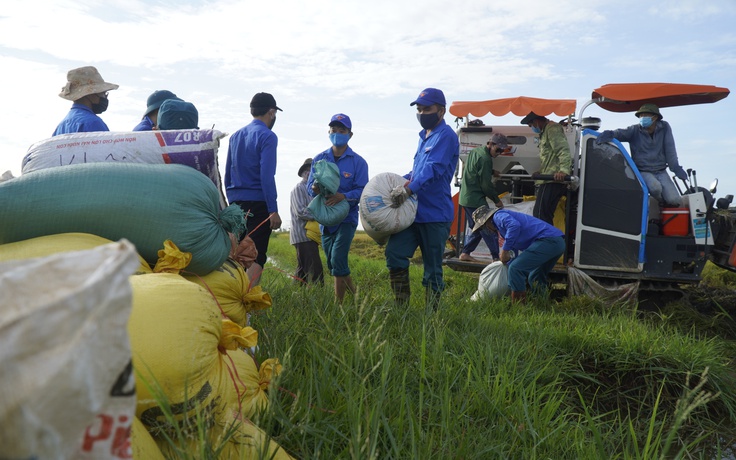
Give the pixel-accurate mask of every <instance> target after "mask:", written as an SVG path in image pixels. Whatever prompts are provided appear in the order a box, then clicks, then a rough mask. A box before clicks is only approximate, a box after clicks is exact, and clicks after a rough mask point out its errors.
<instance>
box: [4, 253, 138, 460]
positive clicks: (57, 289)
mask: <svg viewBox="0 0 736 460" xmlns="http://www.w3.org/2000/svg"><path fill="white" fill-rule="evenodd" d="M138 266H139V262H138V257H137V255H136V253H135V248H134V247H133V245H132V244H130V243H129V242H126V241H121V242H119V243H110V244H106V245H103V246H100V247H97V248H94V249H88V250H83V251H72V252H66V253H63V254H53V255H51V256H48V257H40V258H33V259H27V260H20V261H18V260H16V261H9V262H3V263H0V362H1V363H2V372H0V389H2V390H0V392H1V394H2V397H0V457H2V458H7V459H10V458H14V459H21V458H22V459H34V458H38V459H41V458H43V459H71V458H73V459H92V458H94V459H99V460H113V459H129V458H131V455H132V454H131V446H130V440H129V438H128V434H129V432H130V428H131V423H132V419H133V415H134V413H135V407H136V390H135V386H134V379H133V371H132V367H131V348H130V342H129V340H128V334H127V332H126V324H127V321H128V317H129V315H130V311H131V303H132V300H131V299H132V291H131V287H130V284H129V282H128V279H129V277H130V278H139V277H140V276H139V277H136V276H130V275H131V274H132V273H133V271H134V270H135V269H136V268H137V267H138ZM142 276H148V275H142Z"/></svg>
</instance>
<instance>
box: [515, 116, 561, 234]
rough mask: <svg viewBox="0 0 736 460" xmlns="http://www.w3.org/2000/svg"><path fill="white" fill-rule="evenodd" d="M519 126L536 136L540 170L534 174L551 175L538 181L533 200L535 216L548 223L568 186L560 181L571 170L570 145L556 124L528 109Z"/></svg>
mask: <svg viewBox="0 0 736 460" xmlns="http://www.w3.org/2000/svg"><path fill="white" fill-rule="evenodd" d="M521 124H522V125H527V126H529V127H530V128H531V129H532V131H534V133H535V134H538V135H539V159H540V160H541V163H542V164H541V169H540V170H539V171H536V172H535V173H533V174H532V176H533V175H534V174H536V173H539V174H545V175H552V176H553V177H554V180H553V181H549V180H537V181H535V182H534V183H535V185H536V186H537V192H536V200H535V201H534V210H533V211H532V212H533V214H534V217H538V218H539V219H542V220H543V221H545V222H547V223H548V224H552V223H553V222H554V218H555V210H556V209H557V204H558V203H559V202H560V199H561V198H562V197H563V196H564V195H565V192H567V185H566V184H564V183H563V182H562V181H563V180H564V179H565V176H567V175H569V174H570V171H572V156H571V155H570V144H568V142H567V137H566V136H565V130H564V128H563V127H562V125H560V124H559V123H555V122H554V121H551V120H548V119H547V117H543V116H542V115H537V114H536V113H534V112H529V114H528V115H527V116H525V117H524V118H523V119H522V120H521Z"/></svg>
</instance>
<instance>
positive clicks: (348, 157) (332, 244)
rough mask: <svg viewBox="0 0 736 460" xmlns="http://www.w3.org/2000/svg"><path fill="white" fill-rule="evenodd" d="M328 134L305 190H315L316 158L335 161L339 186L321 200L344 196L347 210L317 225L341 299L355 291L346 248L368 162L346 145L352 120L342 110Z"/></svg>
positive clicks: (332, 201) (313, 192)
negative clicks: (341, 216) (330, 222)
mask: <svg viewBox="0 0 736 460" xmlns="http://www.w3.org/2000/svg"><path fill="white" fill-rule="evenodd" d="M329 127H330V129H329V131H328V135H329V137H330V143H331V144H332V146H331V147H330V148H329V149H327V150H325V151H324V152H322V153H320V154H318V155H317V156H315V157H314V159H313V160H312V166H311V171H310V174H309V179H308V180H307V190H309V191H310V194H311V195H312V196H316V195H318V194H319V189H318V188H317V187H316V185H315V184H314V165H315V164H317V162H319V161H320V160H326V161H328V162H330V163H334V164H336V165H337V168H338V170H339V171H340V187H338V189H337V193H335V194H334V195H331V196H330V197H329V198H327V200H326V201H325V204H326V205H327V206H334V205H336V204H337V203H339V202H341V201H343V200H347V202H348V203H349V204H350V210H349V211H348V215H347V216H345V219H344V220H343V221H342V222H340V223H339V224H337V225H334V226H324V225H320V230H321V231H322V249H324V251H325V258H326V260H327V269H328V270H330V273H331V274H332V276H334V277H335V299H336V300H337V301H338V302H340V303H342V301H343V299H344V298H345V293H346V292H347V291H350V292H352V293H355V285H354V284H353V278H352V277H351V276H350V267H349V266H348V252H350V245H351V244H352V242H353V237H354V236H355V229H356V228H357V226H358V203H359V202H360V195H361V194H362V193H363V188H364V187H365V184H367V183H368V163H366V161H365V160H364V159H363V157H361V156H360V155H358V154H357V153H355V152H354V151H353V149H351V148H350V147H349V146H348V142H349V141H350V139H351V138H352V137H353V123H352V121H350V117H348V116H347V115H345V114H344V113H338V114H335V115H333V116H332V118H331V119H330V123H329Z"/></svg>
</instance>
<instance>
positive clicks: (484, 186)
mask: <svg viewBox="0 0 736 460" xmlns="http://www.w3.org/2000/svg"><path fill="white" fill-rule="evenodd" d="M506 147H508V140H507V139H506V136H504V135H503V134H501V133H494V134H493V136H491V138H490V139H488V142H487V143H486V145H485V146H480V147H477V148H474V149H473V150H471V151H470V153H468V157H467V158H466V159H465V162H464V163H465V165H464V167H463V179H462V183H461V185H460V196H459V197H458V203H459V204H460V206H462V207H463V211H464V212H465V220H466V222H467V225H466V237H465V244H463V249H462V252H461V253H460V257H458V259H460V260H463V261H468V262H473V261H475V259H473V258H472V257H471V256H470V254H471V253H472V252H473V251H475V248H477V247H478V243H480V240H481V238H482V239H483V241H485V242H486V246H488V250H489V251H491V257H493V260H494V261H495V260H498V235H496V234H492V233H488V232H486V231H485V230H482V229H481V231H480V232H471V231H470V229H471V228H473V226H474V225H475V222H474V221H473V212H474V211H475V210H476V209H478V208H479V207H481V206H483V205H485V204H487V202H486V198H488V199H490V200H491V201H492V202H493V203H494V204H495V205H496V207H497V208H503V203H502V202H501V199H500V198H498V193H496V187H494V185H493V176H495V175H496V174H498V173H497V172H495V171H494V170H493V159H494V158H496V157H497V156H499V155H500V154H501V152H503V151H504V150H505V149H506Z"/></svg>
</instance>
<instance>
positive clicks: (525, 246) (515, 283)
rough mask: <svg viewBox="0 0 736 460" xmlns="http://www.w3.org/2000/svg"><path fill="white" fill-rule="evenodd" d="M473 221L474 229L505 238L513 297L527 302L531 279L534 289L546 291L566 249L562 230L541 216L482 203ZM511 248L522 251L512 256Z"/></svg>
mask: <svg viewBox="0 0 736 460" xmlns="http://www.w3.org/2000/svg"><path fill="white" fill-rule="evenodd" d="M473 220H474V221H475V226H474V227H473V232H477V231H479V230H480V229H482V228H486V229H487V230H490V231H495V232H498V234H499V235H501V237H502V238H503V239H504V241H503V246H502V247H501V253H500V258H501V262H503V263H504V264H508V267H509V289H510V290H511V300H512V301H513V302H520V303H524V302H525V301H526V288H527V281H528V282H529V286H530V287H531V288H532V290H534V291H535V292H537V293H540V294H546V292H547V284H548V281H549V279H548V276H549V272H551V271H552V269H553V268H554V267H555V263H556V262H557V260H558V259H559V258H560V256H561V255H562V253H563V252H564V251H565V239H564V238H563V234H562V231H561V230H560V229H558V228H557V227H554V226H552V225H550V224H548V223H547V222H544V221H542V220H541V219H537V218H536V217H533V216H529V215H527V214H523V213H520V212H516V211H509V210H508V209H505V208H504V209H502V208H495V209H491V208H489V207H488V206H481V207H480V208H478V209H476V210H475V212H474V213H473ZM511 251H522V252H521V254H519V255H518V256H517V257H515V258H514V259H511Z"/></svg>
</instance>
